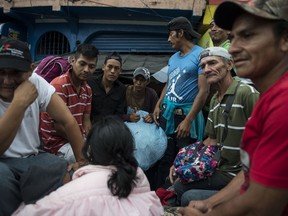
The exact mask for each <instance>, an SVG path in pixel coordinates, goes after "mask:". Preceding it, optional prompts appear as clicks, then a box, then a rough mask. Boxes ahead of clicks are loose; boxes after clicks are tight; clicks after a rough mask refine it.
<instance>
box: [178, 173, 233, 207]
mask: <svg viewBox="0 0 288 216" xmlns="http://www.w3.org/2000/svg"><path fill="white" fill-rule="evenodd" d="M231 179H232V178H228V177H226V176H224V175H223V174H222V173H221V172H219V171H218V170H215V172H214V173H213V175H212V176H211V177H209V178H207V179H203V180H200V181H195V182H191V183H187V184H182V183H181V182H180V181H176V182H175V184H174V189H175V193H176V194H177V200H178V202H180V201H181V197H182V195H183V194H184V193H185V192H186V191H188V190H192V189H193V190H195V189H204V190H221V189H222V188H223V187H225V186H226V185H227V184H228V183H229V182H230V181H231Z"/></svg>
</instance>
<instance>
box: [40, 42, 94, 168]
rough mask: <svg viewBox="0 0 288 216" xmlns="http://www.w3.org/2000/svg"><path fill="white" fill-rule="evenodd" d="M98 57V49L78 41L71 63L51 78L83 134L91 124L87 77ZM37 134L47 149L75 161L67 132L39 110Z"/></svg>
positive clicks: (89, 91)
mask: <svg viewBox="0 0 288 216" xmlns="http://www.w3.org/2000/svg"><path fill="white" fill-rule="evenodd" d="M97 60H98V49H97V48H96V47H95V46H93V45H91V44H81V45H79V46H78V47H77V50H76V53H75V55H74V56H73V57H72V58H71V66H72V67H70V69H69V70H68V71H67V72H66V73H65V74H63V75H61V76H59V77H56V78H55V79H54V80H52V81H51V85H53V86H54V87H55V89H56V93H57V94H58V95H59V96H60V97H61V98H62V99H63V100H64V102H65V103H66V105H67V106H68V108H69V110H70V111H71V113H72V115H73V116H74V118H75V119H76V121H77V123H78V125H79V127H80V129H81V131H82V134H83V137H85V136H86V134H87V133H88V132H89V130H90V128H91V121H90V113H91V101H92V90H91V88H90V86H89V85H88V84H87V82H86V80H87V79H88V77H90V76H91V75H92V74H93V73H94V72H95V70H96V64H97ZM40 134H41V137H42V141H43V143H44V146H43V147H44V149H45V150H46V151H48V152H50V153H53V154H56V155H58V156H59V157H62V158H64V159H65V160H67V161H68V162H70V163H72V162H74V161H75V157H74V154H75V152H74V149H73V148H71V145H70V144H69V142H68V140H67V134H66V133H65V132H64V131H63V128H62V127H60V126H59V124H58V123H57V122H55V121H54V120H53V119H52V118H51V117H50V116H49V115H48V114H47V113H41V122H40Z"/></svg>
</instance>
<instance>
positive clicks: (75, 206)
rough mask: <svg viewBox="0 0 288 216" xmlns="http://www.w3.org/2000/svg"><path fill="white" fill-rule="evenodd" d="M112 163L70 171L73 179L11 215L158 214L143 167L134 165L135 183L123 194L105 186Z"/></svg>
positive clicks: (103, 215)
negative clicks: (120, 196)
mask: <svg viewBox="0 0 288 216" xmlns="http://www.w3.org/2000/svg"><path fill="white" fill-rule="evenodd" d="M113 169H115V168H114V167H112V166H95V165H88V166H85V167H82V168H80V169H79V170H77V171H76V172H75V173H74V176H73V181H71V182H69V183H68V184H66V185H64V186H62V187H60V188H58V189H57V190H56V191H54V192H52V193H51V194H49V195H47V196H46V197H44V198H42V199H41V200H38V201H37V202H36V203H35V204H30V205H23V204H22V205H21V206H20V207H19V208H18V209H17V210H16V211H15V212H14V214H13V215H23V216H24V215H25V216H27V215H29V216H33V215H41V216H45V215H47V216H48V215H53V216H58V215H59V216H63V215H85V216H89V215H93V216H97V215H99V216H114V215H117V216H140V215H141V216H160V215H163V214H164V211H163V207H162V205H161V203H160V200H159V198H158V197H157V195H156V194H155V192H154V191H150V186H149V183H148V180H147V178H146V176H145V175H144V173H143V171H142V170H141V169H140V168H138V170H137V176H138V178H139V179H138V180H137V182H136V186H135V187H134V189H133V190H132V192H131V193H130V195H129V196H128V197H127V198H122V199H119V198H118V197H116V196H113V195H112V194H111V192H110V190H109V189H108V188H107V181H108V178H109V175H110V174H111V171H112V170H113Z"/></svg>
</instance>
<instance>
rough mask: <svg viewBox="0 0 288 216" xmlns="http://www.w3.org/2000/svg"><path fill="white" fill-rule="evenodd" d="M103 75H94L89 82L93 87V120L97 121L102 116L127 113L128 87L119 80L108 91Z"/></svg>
mask: <svg viewBox="0 0 288 216" xmlns="http://www.w3.org/2000/svg"><path fill="white" fill-rule="evenodd" d="M102 77H103V75H97V76H92V77H90V78H89V79H88V84H89V85H90V87H91V89H92V95H93V96H92V107H91V120H92V122H95V121H96V120H97V118H99V117H100V116H106V115H118V116H120V117H121V116H122V115H124V114H125V110H126V109H125V107H126V97H125V94H126V87H125V85H124V84H123V83H121V82H120V81H119V80H116V81H115V82H114V85H113V87H112V88H111V89H110V91H109V92H108V93H106V91H105V88H104V86H103V84H102Z"/></svg>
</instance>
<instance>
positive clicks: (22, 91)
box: [13, 80, 38, 108]
mask: <svg viewBox="0 0 288 216" xmlns="http://www.w3.org/2000/svg"><path fill="white" fill-rule="evenodd" d="M37 97H38V91H37V89H36V87H35V85H34V84H33V83H31V82H30V81H29V80H26V81H24V82H22V83H21V84H20V85H19V86H18V87H17V88H16V90H15V92H14V97H13V101H17V104H19V105H23V106H24V107H25V108H26V107H28V106H29V105H30V104H32V103H33V102H34V101H35V99H36V98H37Z"/></svg>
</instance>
